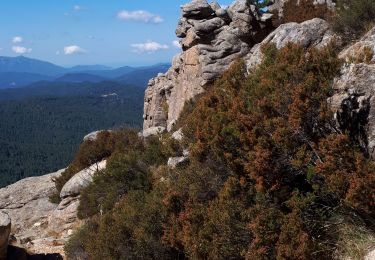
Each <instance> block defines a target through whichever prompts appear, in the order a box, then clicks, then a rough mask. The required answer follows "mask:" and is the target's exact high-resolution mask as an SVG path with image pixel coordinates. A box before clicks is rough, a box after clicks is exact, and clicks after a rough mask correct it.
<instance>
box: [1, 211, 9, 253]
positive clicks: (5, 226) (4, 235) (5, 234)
mask: <svg viewBox="0 0 375 260" xmlns="http://www.w3.org/2000/svg"><path fill="white" fill-rule="evenodd" d="M10 229H11V220H10V217H9V215H8V214H7V213H5V212H2V211H0V259H6V257H7V249H8V240H9V235H10Z"/></svg>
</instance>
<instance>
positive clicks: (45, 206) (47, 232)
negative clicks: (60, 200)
mask: <svg viewBox="0 0 375 260" xmlns="http://www.w3.org/2000/svg"><path fill="white" fill-rule="evenodd" d="M64 170H65V169H63V170H60V171H58V172H55V173H51V174H47V175H44V176H40V177H31V178H26V179H23V180H21V181H19V182H16V183H14V184H12V185H9V186H7V187H5V188H2V189H0V210H1V211H2V212H5V213H7V214H8V215H9V216H10V218H11V219H12V228H11V237H12V238H13V239H11V244H12V245H15V246H17V247H23V248H25V249H26V250H27V251H28V252H30V253H33V254H47V253H59V254H61V255H63V254H64V244H65V242H66V241H67V239H68V238H69V236H70V235H71V233H72V231H73V230H75V229H76V228H78V227H79V226H80V225H81V222H80V221H79V220H78V218H77V208H78V204H77V202H76V201H70V202H66V201H65V202H64V203H65V204H64V205H57V204H54V203H52V202H50V200H49V197H50V196H51V195H53V194H55V193H56V192H57V190H56V188H55V183H54V181H53V180H54V179H55V178H56V177H58V176H60V175H61V173H62V172H64ZM56 216H58V217H56ZM0 259H1V257H0Z"/></svg>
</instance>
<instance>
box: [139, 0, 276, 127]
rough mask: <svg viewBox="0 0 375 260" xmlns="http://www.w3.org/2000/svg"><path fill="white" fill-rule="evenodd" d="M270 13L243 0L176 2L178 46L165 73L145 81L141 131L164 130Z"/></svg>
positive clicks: (264, 26)
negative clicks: (227, 3)
mask: <svg viewBox="0 0 375 260" xmlns="http://www.w3.org/2000/svg"><path fill="white" fill-rule="evenodd" d="M270 18H271V16H270V15H269V14H261V13H260V12H259V11H258V10H257V8H256V7H255V6H254V5H250V4H249V1H246V0H237V1H235V2H234V3H233V4H232V5H231V6H229V7H228V8H226V9H224V8H221V7H220V5H218V4H217V3H212V4H208V2H207V1H206V0H194V1H192V2H191V3H189V4H186V5H184V6H182V18H181V19H180V21H179V23H178V27H177V30H176V35H177V36H178V37H179V38H181V46H182V49H183V52H182V53H181V54H179V55H177V56H176V57H174V59H173V63H172V67H171V68H170V69H169V70H168V72H167V73H166V74H161V75H159V76H158V77H156V78H154V79H152V80H151V81H150V82H149V85H148V88H147V90H146V93H145V104H144V131H145V133H146V134H148V133H150V132H151V133H153V132H160V131H163V130H164V129H168V130H170V129H171V128H172V127H173V124H174V123H175V122H176V120H177V119H178V117H179V115H180V113H181V111H182V109H183V106H184V104H185V102H186V101H188V100H189V99H191V98H193V97H195V96H196V95H198V94H200V93H202V92H203V91H204V87H205V86H206V85H207V84H209V83H210V82H212V81H213V80H214V79H216V78H217V77H219V76H220V75H221V74H222V73H223V72H224V71H225V70H226V69H228V67H229V66H230V64H231V63H232V62H233V61H234V60H235V59H237V58H241V57H244V56H245V55H246V54H248V53H249V51H250V49H251V47H252V46H253V45H254V44H256V43H258V42H260V41H261V40H262V39H263V38H264V37H265V35H267V34H268V33H269V31H270V28H271V21H270Z"/></svg>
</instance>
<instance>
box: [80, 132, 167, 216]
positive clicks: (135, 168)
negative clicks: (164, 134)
mask: <svg viewBox="0 0 375 260" xmlns="http://www.w3.org/2000/svg"><path fill="white" fill-rule="evenodd" d="M135 143H138V144H137V145H134V144H135ZM169 155H171V154H170V153H169V151H168V150H167V149H165V150H164V149H163V147H162V143H161V142H160V140H159V139H158V138H156V137H150V138H149V139H148V140H147V141H146V142H143V141H142V140H141V139H139V138H138V137H136V138H133V141H132V145H130V144H129V146H128V147H127V148H126V149H123V150H122V151H117V152H115V153H114V154H113V155H112V156H111V157H110V159H109V160H108V166H107V168H106V169H105V170H104V171H103V172H101V173H100V174H96V175H95V176H94V181H93V183H92V184H91V185H90V186H89V187H87V188H86V189H85V190H83V191H82V194H81V203H80V206H79V208H78V216H79V217H80V218H87V217H90V216H93V215H95V214H97V213H99V212H101V213H103V212H107V211H109V210H111V209H112V208H113V206H114V204H115V203H116V202H117V201H119V198H121V196H122V195H124V194H126V193H127V192H129V191H131V190H143V191H149V190H150V188H151V181H152V180H151V179H150V177H151V175H150V167H151V166H154V165H159V164H161V163H164V162H165V161H166V160H167V159H168V156H169Z"/></svg>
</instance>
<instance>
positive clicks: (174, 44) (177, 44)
mask: <svg viewBox="0 0 375 260" xmlns="http://www.w3.org/2000/svg"><path fill="white" fill-rule="evenodd" d="M172 44H173V46H174V47H176V48H181V43H180V42H179V41H177V40H176V41H173V42H172Z"/></svg>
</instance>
